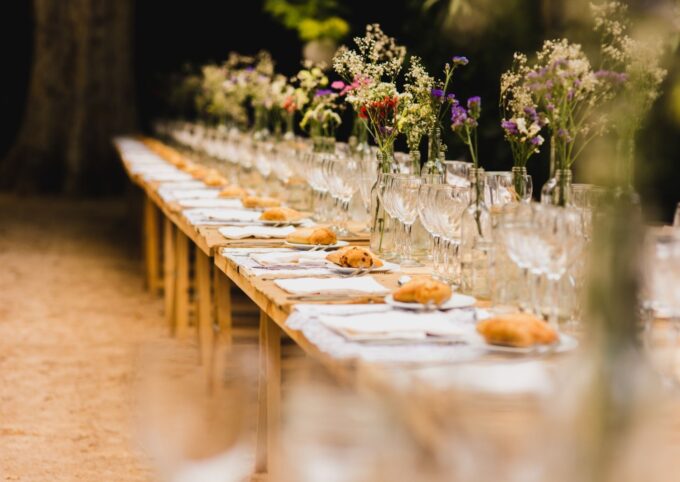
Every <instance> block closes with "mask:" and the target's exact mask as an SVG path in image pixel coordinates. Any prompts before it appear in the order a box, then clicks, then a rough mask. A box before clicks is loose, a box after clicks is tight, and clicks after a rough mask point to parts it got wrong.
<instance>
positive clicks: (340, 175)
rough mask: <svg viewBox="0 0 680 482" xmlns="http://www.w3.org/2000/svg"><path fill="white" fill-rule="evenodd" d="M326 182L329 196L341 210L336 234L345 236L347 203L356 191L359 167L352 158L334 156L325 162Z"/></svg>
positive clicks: (347, 233) (347, 213)
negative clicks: (336, 202) (335, 200)
mask: <svg viewBox="0 0 680 482" xmlns="http://www.w3.org/2000/svg"><path fill="white" fill-rule="evenodd" d="M326 165H327V167H326V172H327V181H328V186H329V190H330V193H331V195H332V196H333V198H335V199H337V201H338V203H339V204H340V208H341V216H340V226H339V229H338V234H340V235H343V236H347V235H350V234H351V233H350V231H349V229H348V228H347V220H348V218H349V203H350V201H351V200H352V196H354V193H355V192H356V191H357V189H358V186H357V182H356V178H357V175H358V172H359V166H358V164H357V161H356V159H354V158H353V157H352V156H346V157H344V156H338V155H336V156H334V157H329V158H328V160H327V164H326Z"/></svg>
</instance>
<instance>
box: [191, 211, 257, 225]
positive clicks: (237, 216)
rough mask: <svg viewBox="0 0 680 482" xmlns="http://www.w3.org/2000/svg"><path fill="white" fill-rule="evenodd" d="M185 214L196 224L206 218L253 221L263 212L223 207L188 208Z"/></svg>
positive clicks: (222, 220) (226, 220)
mask: <svg viewBox="0 0 680 482" xmlns="http://www.w3.org/2000/svg"><path fill="white" fill-rule="evenodd" d="M183 214H184V216H186V218H187V219H188V220H189V221H191V222H192V223H194V224H196V223H198V222H200V221H205V220H209V221H221V222H229V221H232V222H253V221H257V220H258V218H259V217H260V216H261V213H258V212H256V211H246V210H245V209H222V208H198V209H187V210H186V211H183Z"/></svg>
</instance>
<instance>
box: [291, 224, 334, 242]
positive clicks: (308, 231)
mask: <svg viewBox="0 0 680 482" xmlns="http://www.w3.org/2000/svg"><path fill="white" fill-rule="evenodd" d="M286 241H288V242H289V243H297V244H323V245H331V244H335V243H337V242H338V238H337V236H336V235H335V233H334V232H333V231H331V230H330V229H328V228H300V229H296V230H295V231H293V232H292V233H290V234H289V235H288V236H286Z"/></svg>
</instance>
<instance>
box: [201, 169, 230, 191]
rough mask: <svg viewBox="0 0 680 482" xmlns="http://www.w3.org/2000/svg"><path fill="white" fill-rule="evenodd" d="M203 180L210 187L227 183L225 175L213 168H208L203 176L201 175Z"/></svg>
mask: <svg viewBox="0 0 680 482" xmlns="http://www.w3.org/2000/svg"><path fill="white" fill-rule="evenodd" d="M203 182H204V183H206V184H207V185H208V186H212V187H220V186H224V185H225V184H227V180H226V179H225V177H224V176H223V175H222V174H220V173H219V171H217V170H215V169H210V170H209V171H208V172H206V174H205V176H203Z"/></svg>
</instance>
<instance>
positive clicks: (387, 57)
mask: <svg viewBox="0 0 680 482" xmlns="http://www.w3.org/2000/svg"><path fill="white" fill-rule="evenodd" d="M354 43H355V45H356V49H354V50H352V49H349V48H347V47H345V46H343V47H340V49H338V52H337V53H336V54H335V56H334V57H333V67H334V69H335V71H336V72H337V73H338V74H339V75H340V76H341V77H342V78H344V79H345V81H346V82H347V86H346V89H347V90H346V91H345V92H344V94H345V98H346V100H347V102H349V103H350V104H351V105H352V107H353V109H354V111H355V112H356V113H357V115H358V117H359V118H360V119H361V120H363V121H364V122H365V123H366V127H367V129H368V132H369V133H370V134H371V137H372V138H373V140H374V141H375V143H376V144H377V146H378V149H379V150H380V152H381V153H382V156H383V162H382V163H381V164H382V169H383V171H384V172H386V171H387V170H389V165H388V162H389V161H388V160H389V159H391V157H392V152H393V150H394V141H395V139H396V137H397V135H398V134H399V129H398V123H399V122H398V117H399V112H400V94H399V92H398V91H397V86H396V79H397V76H398V75H399V73H400V72H401V69H402V65H403V63H404V58H405V56H406V48H405V47H403V46H400V45H397V43H396V40H395V39H394V38H392V37H389V36H387V35H386V34H385V33H384V32H383V31H382V29H381V28H380V25H378V24H371V25H368V26H367V27H366V33H365V35H364V36H363V37H356V38H355V39H354Z"/></svg>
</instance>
